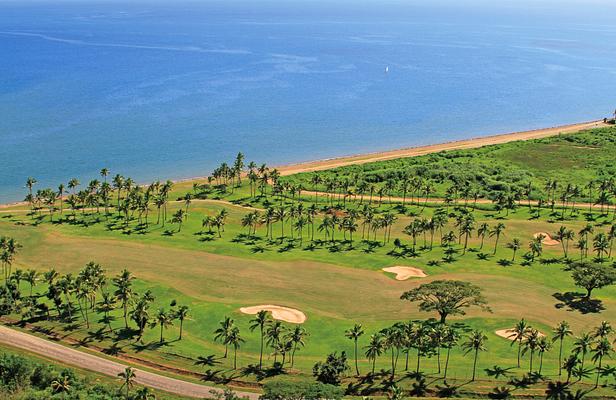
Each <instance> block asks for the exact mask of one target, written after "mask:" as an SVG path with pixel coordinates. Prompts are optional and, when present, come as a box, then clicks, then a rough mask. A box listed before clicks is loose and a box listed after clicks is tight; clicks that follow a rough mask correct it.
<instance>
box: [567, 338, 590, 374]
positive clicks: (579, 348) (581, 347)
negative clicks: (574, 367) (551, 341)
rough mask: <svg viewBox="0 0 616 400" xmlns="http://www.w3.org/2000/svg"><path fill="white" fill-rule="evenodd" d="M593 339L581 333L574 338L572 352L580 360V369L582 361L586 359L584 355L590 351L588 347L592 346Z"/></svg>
mask: <svg viewBox="0 0 616 400" xmlns="http://www.w3.org/2000/svg"><path fill="white" fill-rule="evenodd" d="M593 341H594V338H593V337H592V335H591V334H590V333H588V332H583V333H582V334H581V335H580V336H578V337H576V338H575V341H574V342H573V348H572V351H573V353H574V354H575V355H577V356H579V355H581V358H580V368H582V369H584V359H585V358H586V354H588V352H589V351H590V346H591V345H592V343H593Z"/></svg>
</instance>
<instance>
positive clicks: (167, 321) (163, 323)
mask: <svg viewBox="0 0 616 400" xmlns="http://www.w3.org/2000/svg"><path fill="white" fill-rule="evenodd" d="M156 323H157V324H158V326H160V343H163V342H164V338H163V331H164V330H165V329H167V328H168V327H170V326H172V325H173V316H172V315H171V314H170V313H168V312H166V311H165V310H164V309H162V308H161V309H160V310H158V314H156Z"/></svg>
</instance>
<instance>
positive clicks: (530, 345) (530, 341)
mask: <svg viewBox="0 0 616 400" xmlns="http://www.w3.org/2000/svg"><path fill="white" fill-rule="evenodd" d="M539 338H540V336H539V331H538V330H536V329H530V330H529V332H528V334H527V335H526V341H525V342H524V350H523V351H522V353H523V354H525V353H526V352H530V363H529V367H528V372H529V373H531V372H533V357H534V355H535V351H537V349H538V348H539Z"/></svg>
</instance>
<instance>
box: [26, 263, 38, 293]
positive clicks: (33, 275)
mask: <svg viewBox="0 0 616 400" xmlns="http://www.w3.org/2000/svg"><path fill="white" fill-rule="evenodd" d="M24 280H25V281H26V282H28V284H29V285H30V297H32V289H33V288H34V285H35V284H36V282H37V281H38V272H36V271H35V270H33V269H29V270H28V271H26V273H25V275H24Z"/></svg>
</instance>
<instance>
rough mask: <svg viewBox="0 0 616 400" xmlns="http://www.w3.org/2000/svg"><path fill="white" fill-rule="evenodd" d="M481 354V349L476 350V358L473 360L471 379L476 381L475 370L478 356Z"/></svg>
mask: <svg viewBox="0 0 616 400" xmlns="http://www.w3.org/2000/svg"><path fill="white" fill-rule="evenodd" d="M478 355H479V350H475V359H474V360H473V378H472V379H471V381H473V382H474V381H475V371H476V369H477V356H478Z"/></svg>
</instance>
